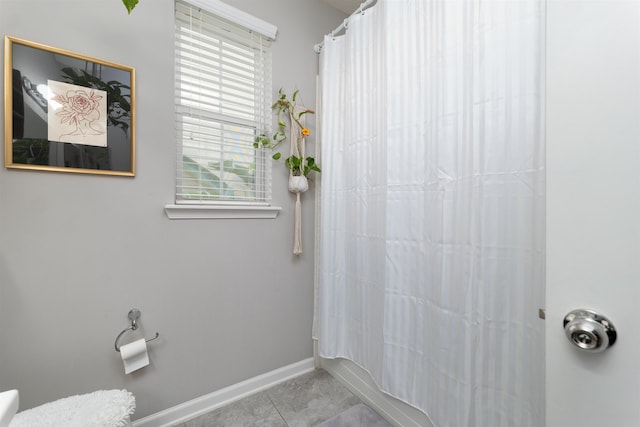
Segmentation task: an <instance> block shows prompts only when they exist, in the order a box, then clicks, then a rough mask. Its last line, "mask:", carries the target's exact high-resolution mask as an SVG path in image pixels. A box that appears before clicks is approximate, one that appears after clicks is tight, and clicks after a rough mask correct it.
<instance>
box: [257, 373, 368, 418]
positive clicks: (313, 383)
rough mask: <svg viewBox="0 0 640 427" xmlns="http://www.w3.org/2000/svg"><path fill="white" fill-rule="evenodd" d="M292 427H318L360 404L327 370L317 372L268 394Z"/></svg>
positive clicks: (298, 378) (277, 387) (273, 389)
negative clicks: (316, 426)
mask: <svg viewBox="0 0 640 427" xmlns="http://www.w3.org/2000/svg"><path fill="white" fill-rule="evenodd" d="M266 393H267V394H268V395H269V398H270V399H271V402H273V404H274V405H275V407H276V409H277V410H278V412H279V413H280V415H281V416H282V418H284V420H285V421H286V423H287V426H288V427H309V426H315V425H317V424H319V423H321V422H322V421H325V420H327V419H329V418H331V417H333V416H334V415H337V414H338V413H340V412H342V411H344V410H345V409H348V408H350V407H351V406H354V405H356V404H358V403H360V399H358V398H357V397H356V396H355V395H353V393H351V392H350V391H349V390H347V389H346V388H345V387H344V386H343V385H342V384H340V383H339V382H338V381H337V380H335V379H334V378H332V377H331V376H330V375H329V374H328V373H327V372H326V371H324V370H321V369H319V370H315V371H313V372H311V373H309V374H306V375H302V376H300V377H297V378H294V379H292V380H290V381H287V382H284V383H282V384H280V385H277V386H275V387H272V388H270V389H269V390H267V391H266Z"/></svg>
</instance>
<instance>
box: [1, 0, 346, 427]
mask: <svg viewBox="0 0 640 427" xmlns="http://www.w3.org/2000/svg"><path fill="white" fill-rule="evenodd" d="M227 3H229V4H231V5H233V6H235V7H238V8H240V9H243V10H245V11H248V12H250V13H253V14H254V15H256V16H258V17H260V18H262V19H264V20H267V21H269V22H271V23H273V24H275V25H277V26H278V27H279V36H278V40H277V42H275V43H274V45H273V52H274V56H273V59H274V66H273V71H274V83H273V89H274V92H275V91H277V89H278V88H279V87H284V88H285V89H287V90H289V91H291V90H293V88H294V87H295V88H299V89H300V90H301V94H302V96H303V100H304V101H305V104H306V105H307V106H309V107H311V108H313V107H314V106H315V74H316V71H317V61H318V57H317V55H316V54H315V53H314V52H313V49H312V47H313V44H315V43H317V42H318V41H320V40H321V37H322V35H323V34H325V33H327V32H329V31H331V30H332V29H333V28H335V27H336V26H337V25H338V24H339V23H340V22H341V21H342V19H344V15H343V14H342V13H340V12H338V11H335V10H334V9H331V8H330V7H328V6H326V5H325V4H324V3H322V2H320V1H318V0H270V1H269V2H256V1H251V0H227ZM0 29H2V32H3V33H4V34H8V35H12V36H16V37H21V38H24V39H28V40H32V41H36V42H40V43H44V44H47V45H50V46H55V47H59V48H64V49H68V50H71V51H74V52H78V53H82V54H85V55H89V56H94V57H97V58H101V59H106V60H109V61H113V62H116V63H120V64H124V65H129V66H133V67H135V69H136V73H137V79H136V85H137V93H136V95H137V129H136V136H137V162H136V163H137V174H136V176H135V177H134V178H126V177H109V176H95V175H85V174H67V173H51V172H37V171H20V170H7V169H5V168H0V390H5V389H9V388H18V389H19V390H20V400H21V409H27V408H29V407H32V406H35V405H38V404H41V403H43V402H46V401H51V400H54V399H57V398H60V397H64V396H69V395H73V394H78V393H85V392H90V391H93V390H96V389H109V388H126V389H128V390H130V391H132V392H133V393H134V394H135V395H136V397H137V403H138V409H137V411H136V415H135V417H134V418H141V417H144V416H146V415H149V414H152V413H155V412H158V411H160V410H162V409H165V408H168V407H170V406H173V405H176V404H179V403H182V402H185V401H187V400H190V399H193V398H195V397H198V396H201V395H203V394H206V393H209V392H212V391H215V390H218V389H221V388H223V387H226V386H228V385H231V384H235V383H237V382H240V381H242V380H245V379H248V378H251V377H254V376H256V375H259V374H262V373H265V372H268V371H270V370H273V369H276V368H279V367H282V366H285V365H288V364H291V363H294V362H297V361H300V360H303V359H305V358H308V357H311V356H312V343H311V338H310V337H311V321H312V319H311V317H312V312H313V310H312V307H313V301H312V296H313V258H314V253H313V220H314V209H313V208H314V207H313V199H314V194H313V187H312V191H310V192H309V193H306V194H305V195H304V198H303V245H304V253H303V254H302V255H300V256H299V257H296V256H294V255H292V253H291V250H292V238H293V224H292V223H293V202H294V200H293V196H292V195H291V194H289V193H288V192H287V190H286V177H287V175H286V170H285V169H284V166H282V165H281V164H276V165H274V196H273V199H274V204H278V205H281V206H282V207H283V208H284V210H283V211H282V212H281V214H280V215H279V217H278V218H277V219H275V220H266V219H265V220H247V219H245V220H187V221H176V220H173V221H171V220H169V219H167V217H166V215H165V213H164V210H163V207H164V205H165V204H168V203H171V202H173V199H174V182H175V161H176V154H175V153H176V141H175V137H174V134H175V131H174V124H173V120H174V109H173V86H174V83H173V2H172V1H171V0H141V1H140V3H139V5H138V6H137V8H136V9H135V10H134V11H133V13H132V14H131V15H130V16H127V13H126V10H125V8H124V6H123V5H122V3H121V2H120V0H0ZM3 111H4V110H3ZM310 127H311V130H312V132H313V131H315V125H314V124H311V126H310ZM0 128H2V129H4V126H3V124H0ZM2 133H4V132H2ZM310 142H311V146H310V150H311V151H313V150H314V149H315V147H314V145H315V144H314V139H313V138H311V140H310ZM133 307H137V308H139V309H140V310H141V311H142V318H141V326H142V328H143V330H144V333H145V335H147V336H151V335H153V334H154V333H155V332H156V331H158V332H160V334H161V338H160V339H159V340H157V341H154V342H153V343H152V344H150V345H149V349H150V358H151V365H150V366H148V367H146V368H144V369H143V370H141V371H139V372H136V373H134V374H131V375H127V376H125V375H124V372H123V367H122V362H121V360H120V359H119V354H118V353H116V352H115V351H114V349H113V343H114V339H115V337H116V335H117V334H118V333H119V332H120V331H121V330H122V329H124V328H125V327H126V326H128V320H127V312H128V311H129V310H130V309H131V308H133Z"/></svg>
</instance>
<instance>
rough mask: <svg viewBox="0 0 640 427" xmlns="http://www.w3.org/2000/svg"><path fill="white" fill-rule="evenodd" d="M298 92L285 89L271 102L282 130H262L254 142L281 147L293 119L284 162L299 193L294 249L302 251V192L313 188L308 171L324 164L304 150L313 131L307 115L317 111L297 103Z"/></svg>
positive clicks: (259, 146) (260, 146) (276, 156)
mask: <svg viewBox="0 0 640 427" xmlns="http://www.w3.org/2000/svg"><path fill="white" fill-rule="evenodd" d="M298 93H299V92H298V90H296V91H294V92H293V94H292V95H291V99H289V97H288V96H287V94H286V93H285V92H284V91H283V90H282V89H280V90H279V91H278V100H277V101H276V102H275V103H274V104H273V105H272V106H271V109H272V110H274V111H275V112H276V114H277V116H278V130H277V131H276V132H275V133H274V134H273V135H272V136H267V134H265V133H261V134H260V135H258V136H256V138H255V142H254V143H253V147H254V148H255V149H264V148H267V149H271V150H273V149H275V148H277V147H278V146H279V145H280V144H282V143H283V142H284V141H286V140H287V134H286V132H287V122H288V123H289V125H288V126H289V127H290V129H289V132H290V136H291V146H290V150H289V157H287V158H286V159H284V164H285V166H286V167H287V168H288V169H289V191H290V192H292V193H295V195H296V204H295V211H294V235H293V253H294V254H295V255H300V254H301V253H302V205H301V202H300V195H301V194H302V193H304V192H305V191H307V190H308V189H309V182H308V181H307V175H309V174H310V173H311V172H320V167H319V166H318V165H317V163H316V161H315V159H314V158H313V157H311V156H305V154H304V149H305V146H304V145H305V144H304V142H305V141H304V139H305V137H307V136H309V135H310V134H311V131H309V128H307V127H305V126H304V117H305V115H306V114H309V113H311V114H314V111H313V110H309V109H307V108H304V107H299V106H298V105H297V98H298ZM272 157H273V159H274V160H279V159H280V158H281V157H282V154H281V153H280V152H276V153H274V154H273V156H272Z"/></svg>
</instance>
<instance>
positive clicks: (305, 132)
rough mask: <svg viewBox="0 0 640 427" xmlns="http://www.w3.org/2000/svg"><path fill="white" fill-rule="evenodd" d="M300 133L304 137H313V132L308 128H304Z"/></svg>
mask: <svg viewBox="0 0 640 427" xmlns="http://www.w3.org/2000/svg"><path fill="white" fill-rule="evenodd" d="M300 133H302V135H304V136H309V135H311V132H310V131H309V129H307V128H302V131H300Z"/></svg>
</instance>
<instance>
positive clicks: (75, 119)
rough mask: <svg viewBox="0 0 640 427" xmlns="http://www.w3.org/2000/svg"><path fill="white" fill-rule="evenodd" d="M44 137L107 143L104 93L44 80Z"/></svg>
mask: <svg viewBox="0 0 640 427" xmlns="http://www.w3.org/2000/svg"><path fill="white" fill-rule="evenodd" d="M47 86H48V91H49V93H48V96H47V98H48V100H49V109H48V138H49V140H51V141H60V142H67V143H74V144H83V145H92V146H97V147H106V146H107V93H106V92H105V91H103V90H99V89H95V88H88V87H84V86H78V85H73V84H68V83H62V82H58V81H55V80H48V81H47Z"/></svg>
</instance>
